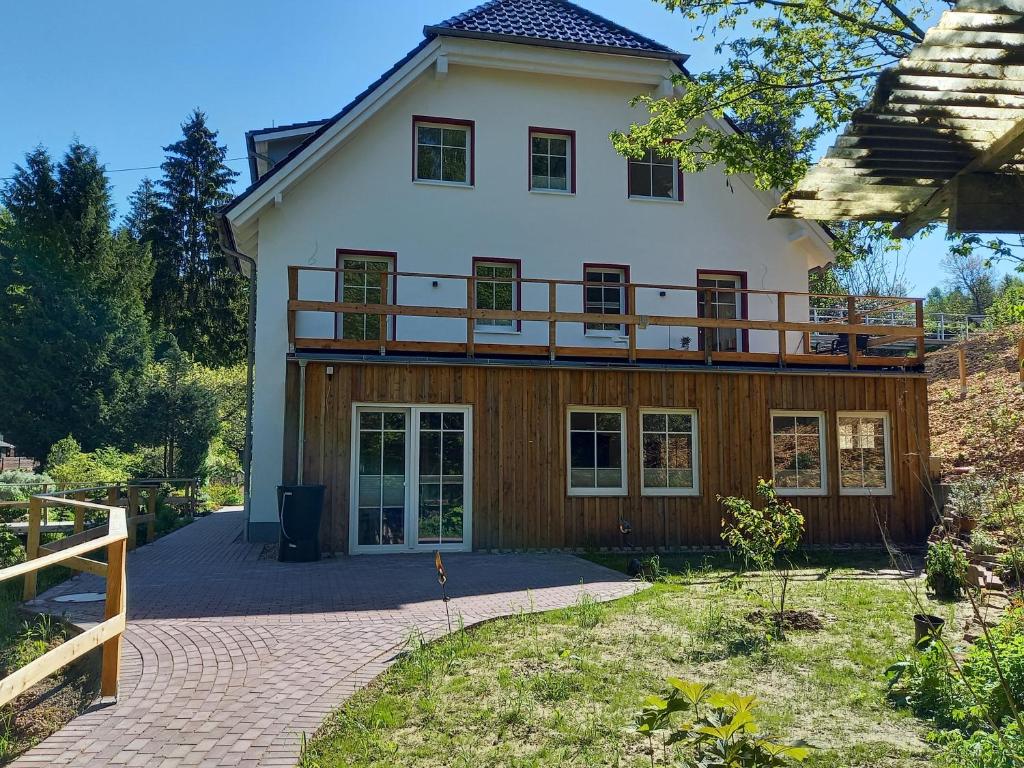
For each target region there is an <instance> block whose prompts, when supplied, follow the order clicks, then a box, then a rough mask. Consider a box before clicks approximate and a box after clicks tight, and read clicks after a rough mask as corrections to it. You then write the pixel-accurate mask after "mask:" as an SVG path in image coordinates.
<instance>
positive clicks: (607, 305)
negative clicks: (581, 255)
mask: <svg viewBox="0 0 1024 768" xmlns="http://www.w3.org/2000/svg"><path fill="white" fill-rule="evenodd" d="M628 279H629V276H628V274H627V272H626V268H625V267H618V266H611V265H608V266H605V265H602V264H585V265H584V266H583V311H584V312H586V313H588V314H595V315H622V314H625V312H626V283H627V282H628ZM609 319H612V318H609ZM584 330H585V332H586V333H593V334H596V335H608V334H620V335H621V334H622V333H624V331H625V327H624V326H623V325H622V323H618V322H607V323H585V324H584Z"/></svg>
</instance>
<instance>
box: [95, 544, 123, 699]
mask: <svg viewBox="0 0 1024 768" xmlns="http://www.w3.org/2000/svg"><path fill="white" fill-rule="evenodd" d="M126 544H127V542H126V541H125V540H123V539H122V540H121V541H116V542H114V543H113V544H108V545H107V601H106V606H105V610H104V617H105V618H107V619H112V618H114V617H115V616H117V615H118V614H120V613H122V612H123V611H125V608H126V601H125V589H124V577H125V573H124V565H125V549H126ZM120 669H121V633H118V634H117V635H116V636H114V637H112V638H110V639H109V640H107V641H106V642H105V643H103V669H102V671H101V673H100V696H103V697H112V698H117V678H118V674H119V672H120Z"/></svg>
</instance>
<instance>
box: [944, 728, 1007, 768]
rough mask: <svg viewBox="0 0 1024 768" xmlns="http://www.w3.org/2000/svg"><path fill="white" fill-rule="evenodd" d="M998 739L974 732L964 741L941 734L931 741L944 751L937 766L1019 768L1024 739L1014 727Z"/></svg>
mask: <svg viewBox="0 0 1024 768" xmlns="http://www.w3.org/2000/svg"><path fill="white" fill-rule="evenodd" d="M1001 736H1002V738H1000V737H999V736H996V734H994V733H991V732H989V731H975V732H974V733H972V734H971V735H970V736H969V737H965V736H964V735H963V734H962V733H960V732H959V731H942V732H941V733H937V734H933V735H932V739H931V740H932V741H933V742H935V743H936V744H939V745H940V746H942V747H943V750H942V754H941V755H940V757H939V764H940V765H943V766H946V768H1020V764H1021V763H1020V757H1021V756H1022V755H1024V735H1022V734H1021V732H1020V729H1019V728H1018V727H1017V724H1016V723H1010V724H1009V725H1008V726H1007V727H1006V728H1003V729H1002V732H1001Z"/></svg>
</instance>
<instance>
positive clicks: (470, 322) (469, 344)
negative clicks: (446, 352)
mask: <svg viewBox="0 0 1024 768" xmlns="http://www.w3.org/2000/svg"><path fill="white" fill-rule="evenodd" d="M475 308H476V278H475V277H473V276H472V275H470V276H469V277H467V278H466V357H476V327H475V324H474V321H475V318H474V317H473V315H474V314H475V313H474V311H473V310H474V309H475Z"/></svg>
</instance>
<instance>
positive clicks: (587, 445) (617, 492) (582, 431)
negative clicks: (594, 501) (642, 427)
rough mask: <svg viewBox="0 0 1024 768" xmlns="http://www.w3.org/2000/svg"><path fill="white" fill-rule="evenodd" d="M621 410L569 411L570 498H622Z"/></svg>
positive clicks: (623, 444)
mask: <svg viewBox="0 0 1024 768" xmlns="http://www.w3.org/2000/svg"><path fill="white" fill-rule="evenodd" d="M625 419H626V410H625V409H624V408H593V407H579V408H570V409H569V414H568V422H569V423H568V436H569V451H568V454H569V456H568V457H569V495H570V496H623V495H625V493H626V435H625V432H624V426H625Z"/></svg>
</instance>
